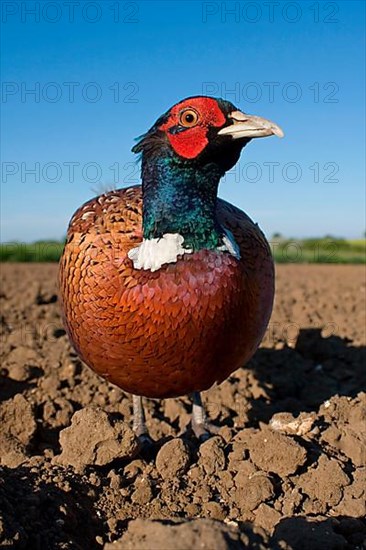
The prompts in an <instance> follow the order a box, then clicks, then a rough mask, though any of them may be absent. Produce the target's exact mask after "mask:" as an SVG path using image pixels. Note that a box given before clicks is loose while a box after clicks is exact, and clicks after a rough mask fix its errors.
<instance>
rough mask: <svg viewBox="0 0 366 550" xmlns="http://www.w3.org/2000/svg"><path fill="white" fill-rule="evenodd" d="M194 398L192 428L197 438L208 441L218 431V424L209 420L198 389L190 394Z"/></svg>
mask: <svg viewBox="0 0 366 550" xmlns="http://www.w3.org/2000/svg"><path fill="white" fill-rule="evenodd" d="M189 397H190V398H191V400H192V430H193V433H194V435H195V436H196V437H197V439H200V440H201V441H206V439H208V438H209V437H210V436H211V435H212V434H214V433H216V432H217V431H218V428H216V426H213V425H212V424H210V423H209V422H208V420H207V416H206V411H205V409H204V406H203V405H202V399H201V394H200V393H199V392H198V391H196V392H193V393H191V394H190V396H189Z"/></svg>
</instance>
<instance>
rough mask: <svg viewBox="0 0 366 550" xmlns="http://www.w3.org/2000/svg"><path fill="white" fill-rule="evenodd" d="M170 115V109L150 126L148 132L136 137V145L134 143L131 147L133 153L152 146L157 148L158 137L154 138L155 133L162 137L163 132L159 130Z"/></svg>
mask: <svg viewBox="0 0 366 550" xmlns="http://www.w3.org/2000/svg"><path fill="white" fill-rule="evenodd" d="M168 117H169V111H168V112H167V113H164V114H163V115H162V116H161V117H160V118H158V120H157V121H156V122H155V124H154V126H152V127H151V128H150V130H148V131H147V132H146V134H142V136H139V137H137V138H136V141H137V143H136V145H134V146H133V147H132V149H131V151H132V152H133V153H142V152H143V151H144V149H150V148H151V146H152V147H153V148H155V146H156V139H154V137H155V135H156V134H158V135H160V137H161V132H159V131H158V130H159V128H160V126H162V125H163V124H164V123H165V122H166V121H167V120H168Z"/></svg>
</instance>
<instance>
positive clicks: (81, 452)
mask: <svg viewBox="0 0 366 550" xmlns="http://www.w3.org/2000/svg"><path fill="white" fill-rule="evenodd" d="M60 443H61V447H62V453H61V455H60V456H57V457H55V462H57V463H59V464H63V465H65V466H66V465H71V466H74V468H75V469H76V470H78V471H82V470H83V469H84V468H85V466H105V465H106V464H110V463H111V462H113V460H115V459H117V458H120V459H121V458H133V456H134V455H135V454H136V452H137V450H138V441H137V439H136V437H135V434H134V433H133V431H132V430H131V428H130V427H129V426H127V425H126V424H125V423H124V422H121V421H113V420H112V419H111V417H110V416H109V415H108V414H107V413H106V412H104V411H103V410H101V409H97V408H92V407H87V408H85V409H82V410H81V411H77V412H76V413H75V414H74V415H73V417H72V419H71V426H70V427H69V428H65V429H64V430H62V431H61V433H60Z"/></svg>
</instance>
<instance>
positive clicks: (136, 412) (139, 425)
mask: <svg viewBox="0 0 366 550" xmlns="http://www.w3.org/2000/svg"><path fill="white" fill-rule="evenodd" d="M132 402H133V431H134V432H135V434H136V436H137V437H138V439H139V440H140V443H141V444H142V446H145V445H150V444H151V443H152V439H151V437H150V436H149V432H148V429H147V427H146V418H145V412H144V407H143V404H142V397H141V396H140V395H133V396H132Z"/></svg>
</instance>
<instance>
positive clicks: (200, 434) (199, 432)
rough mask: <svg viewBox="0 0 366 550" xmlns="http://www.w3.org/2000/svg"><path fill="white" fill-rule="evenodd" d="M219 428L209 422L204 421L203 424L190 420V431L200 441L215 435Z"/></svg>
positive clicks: (202, 441)
mask: <svg viewBox="0 0 366 550" xmlns="http://www.w3.org/2000/svg"><path fill="white" fill-rule="evenodd" d="M219 429H220V428H219V427H218V426H214V425H213V424H211V422H205V423H204V424H197V423H195V422H192V431H193V433H194V435H195V436H196V437H197V439H198V440H199V442H200V443H204V442H205V441H207V440H208V439H210V437H212V436H214V435H216V434H217V433H218V431H219Z"/></svg>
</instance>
